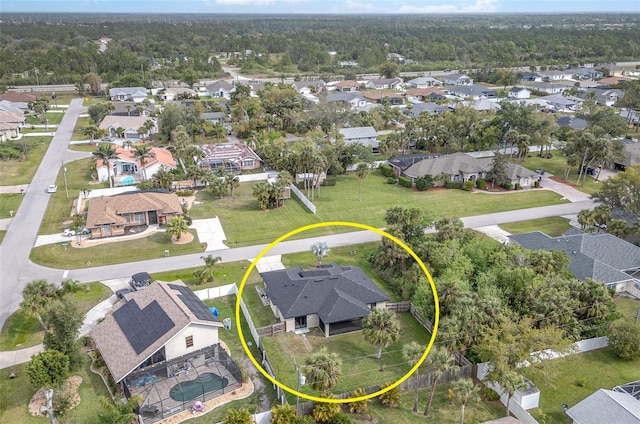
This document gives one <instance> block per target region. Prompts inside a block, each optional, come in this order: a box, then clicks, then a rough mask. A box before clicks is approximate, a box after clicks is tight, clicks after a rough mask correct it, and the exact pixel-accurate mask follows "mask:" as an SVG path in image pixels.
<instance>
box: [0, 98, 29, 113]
mask: <svg viewBox="0 0 640 424" xmlns="http://www.w3.org/2000/svg"><path fill="white" fill-rule="evenodd" d="M0 110H4V111H6V112H16V113H24V112H25V111H27V110H29V104H28V103H24V102H10V101H9V100H0Z"/></svg>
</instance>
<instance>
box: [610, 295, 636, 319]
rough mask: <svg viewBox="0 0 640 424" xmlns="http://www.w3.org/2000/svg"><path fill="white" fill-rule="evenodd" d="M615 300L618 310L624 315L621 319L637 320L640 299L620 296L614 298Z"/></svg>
mask: <svg viewBox="0 0 640 424" xmlns="http://www.w3.org/2000/svg"><path fill="white" fill-rule="evenodd" d="M613 301H614V302H615V304H616V312H618V313H620V314H621V315H622V318H621V319H624V320H626V321H635V317H636V314H637V313H638V308H639V307H640V300H636V299H632V298H630V297H622V296H618V297H616V298H615V299H613ZM638 325H640V324H638Z"/></svg>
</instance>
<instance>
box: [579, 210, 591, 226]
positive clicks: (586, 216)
mask: <svg viewBox="0 0 640 424" xmlns="http://www.w3.org/2000/svg"><path fill="white" fill-rule="evenodd" d="M593 218H594V215H593V210H591V209H582V210H581V211H580V212H578V224H580V229H581V230H584V229H585V228H587V226H589V225H593V221H594V219H593Z"/></svg>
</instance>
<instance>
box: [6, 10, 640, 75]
mask: <svg viewBox="0 0 640 424" xmlns="http://www.w3.org/2000/svg"><path fill="white" fill-rule="evenodd" d="M15 18H16V20H18V21H19V20H21V19H22V18H24V17H23V16H15ZM29 19H30V20H31V22H28V23H27V22H12V23H8V24H5V25H3V36H2V39H1V42H2V49H0V81H2V82H4V83H5V84H15V83H25V84H34V83H36V77H39V82H40V83H75V82H77V81H85V80H86V79H87V76H88V75H90V73H94V74H96V75H97V76H99V77H100V78H101V79H102V80H103V81H107V82H109V83H113V82H115V81H118V80H122V79H123V78H127V77H129V76H134V75H135V76H136V77H137V78H136V79H138V80H139V81H136V82H142V84H136V85H143V86H149V82H150V80H151V79H180V80H183V81H190V80H193V79H194V78H203V77H205V76H206V77H209V78H210V77H215V76H216V75H219V74H220V73H221V66H220V63H219V62H218V60H217V57H216V56H215V54H217V53H216V52H229V53H226V56H227V59H229V60H230V61H231V62H233V63H235V64H236V65H239V66H242V68H243V69H247V70H256V69H258V70H263V69H266V68H272V69H276V70H277V71H278V72H314V73H315V72H318V70H319V71H320V72H321V73H326V74H334V73H336V72H343V71H344V68H340V67H339V65H338V63H339V62H340V61H354V62H358V63H359V66H358V67H356V68H354V69H353V70H352V72H355V71H358V72H371V71H378V67H379V66H380V64H382V63H384V62H385V61H387V60H388V53H390V52H391V53H398V54H400V55H403V56H405V57H407V58H411V59H413V60H414V61H416V62H417V63H416V64H412V65H403V64H402V63H400V65H401V66H400V67H401V69H406V70H425V69H428V68H429V66H432V67H433V66H439V67H440V69H442V67H443V66H444V67H460V68H462V69H468V68H477V67H481V68H497V67H506V66H523V65H527V66H529V65H560V66H566V64H569V63H580V62H600V63H602V62H612V61H619V60H624V59H631V58H632V56H633V54H634V48H635V45H637V44H638V43H640V36H638V35H637V33H636V31H633V28H634V24H635V25H637V18H636V17H635V16H624V17H622V18H621V17H620V16H618V15H611V16H602V15H598V16H597V17H596V16H592V15H582V16H580V17H577V16H575V15H574V16H570V17H568V16H562V15H558V16H552V17H548V16H547V17H546V19H545V20H544V21H541V20H539V17H536V16H522V17H521V18H519V19H514V18H513V17H509V18H506V17H500V16H489V17H469V16H462V17H459V16H441V17H438V18H437V19H434V18H433V17H428V18H427V17H424V16H394V17H385V16H369V17H359V18H357V19H354V18H353V17H349V18H340V17H332V18H331V19H326V18H325V17H306V16H305V17H299V18H293V19H292V18H291V17H289V18H288V19H280V18H278V17H267V18H261V19H259V20H256V19H245V18H243V17H233V16H225V17H220V16H217V17H216V18H215V19H210V17H209V18H207V17H204V16H203V17H202V18H198V17H194V16H189V17H188V20H187V19H186V18H181V17H177V18H176V17H175V16H172V17H171V19H172V20H174V19H175V20H176V21H177V22H172V23H171V24H170V27H169V28H170V30H168V29H167V28H168V27H167V25H168V24H167V23H166V22H165V23H162V22H160V23H158V22H155V21H153V22H152V20H151V19H150V20H149V21H147V20H146V19H145V20H141V19H139V17H135V16H132V17H125V18H124V19H121V18H116V17H110V18H107V19H106V20H105V19H100V20H94V19H92V18H91V17H89V16H85V17H83V18H81V19H77V17H73V16H64V17H60V18H59V19H60V20H63V19H64V23H63V24H62V25H57V24H56V25H52V24H51V23H50V22H47V21H46V18H45V17H44V16H43V15H35V16H33V17H30V18H29ZM621 20H622V22H621ZM608 23H615V24H616V25H617V26H616V30H615V31H602V30H600V29H601V28H602V27H603V26H605V25H607V24H608ZM621 23H622V24H627V25H620V24H621ZM549 24H552V25H551V26H550V25H549ZM593 24H595V25H593ZM525 25H526V28H527V30H526V31H523V30H522V28H523V27H524V26H525ZM591 25H593V26H591ZM577 28H579V29H580V30H579V31H578V30H577ZM585 31H586V32H588V35H589V36H585ZM258 33H259V34H260V36H256V34H258ZM99 37H109V38H110V41H109V42H108V44H107V49H106V50H105V51H103V52H99V49H98V46H99V43H98V38H99ZM329 51H336V52H337V54H336V55H334V56H332V55H330V54H329V53H328V52H329ZM235 52H238V55H236V54H235ZM271 55H273V56H271ZM445 64H447V65H446V66H445ZM35 69H38V70H39V71H37V72H36V71H35ZM25 71H30V72H29V74H28V77H27V78H16V77H14V74H19V73H23V72H25ZM36 73H37V75H36Z"/></svg>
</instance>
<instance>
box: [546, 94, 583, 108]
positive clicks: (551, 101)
mask: <svg viewBox="0 0 640 424" xmlns="http://www.w3.org/2000/svg"><path fill="white" fill-rule="evenodd" d="M540 99H542V100H544V101H546V102H547V104H548V105H549V106H552V107H553V108H555V110H559V111H566V110H569V111H576V110H578V109H579V108H580V105H582V103H584V99H581V98H580V97H575V96H569V95H564V94H551V95H548V96H544V97H540Z"/></svg>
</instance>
